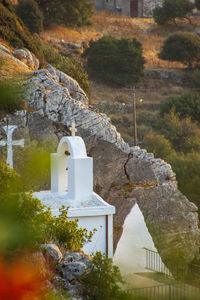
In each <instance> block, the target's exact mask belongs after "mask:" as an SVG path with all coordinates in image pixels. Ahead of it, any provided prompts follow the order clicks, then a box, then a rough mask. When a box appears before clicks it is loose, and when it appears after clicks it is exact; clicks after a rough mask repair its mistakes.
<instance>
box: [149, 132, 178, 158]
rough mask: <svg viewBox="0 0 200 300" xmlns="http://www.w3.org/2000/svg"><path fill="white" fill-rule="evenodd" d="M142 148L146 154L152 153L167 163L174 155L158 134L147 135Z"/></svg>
mask: <svg viewBox="0 0 200 300" xmlns="http://www.w3.org/2000/svg"><path fill="white" fill-rule="evenodd" d="M144 147H145V148H146V149H147V151H148V152H152V153H153V154H154V156H155V157H156V158H162V159H164V160H166V161H169V158H170V157H171V155H173V154H174V153H175V151H174V150H173V149H172V146H171V144H170V142H169V141H168V140H167V139H166V138H165V137H164V136H163V135H160V134H155V133H152V132H151V133H148V134H147V135H146V136H145V138H144Z"/></svg>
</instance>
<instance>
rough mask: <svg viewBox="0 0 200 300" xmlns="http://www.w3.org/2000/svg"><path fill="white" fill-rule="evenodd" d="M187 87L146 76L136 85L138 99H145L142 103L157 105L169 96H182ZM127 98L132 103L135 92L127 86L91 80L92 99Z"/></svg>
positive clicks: (93, 100) (110, 99) (112, 100)
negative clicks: (119, 86)
mask: <svg viewBox="0 0 200 300" xmlns="http://www.w3.org/2000/svg"><path fill="white" fill-rule="evenodd" d="M188 91H189V89H188V88H187V87H181V86H176V85H175V84H173V83H171V82H170V81H166V80H165V81H163V80H162V79H160V80H159V79H157V80H154V79H148V78H144V79H142V80H141V82H140V83H138V84H137V85H136V96H137V99H143V104H142V105H151V104H152V105H155V104H159V103H161V102H164V101H165V100H166V99H168V97H169V96H180V95H183V94H184V93H187V92H188ZM119 97H122V98H127V99H128V102H129V103H132V97H133V93H132V91H130V90H127V89H126V88H113V87H112V86H110V85H106V84H105V83H103V82H100V81H94V80H91V87H90V99H91V102H92V103H95V102H103V101H105V102H113V103H114V102H116V99H117V98H119Z"/></svg>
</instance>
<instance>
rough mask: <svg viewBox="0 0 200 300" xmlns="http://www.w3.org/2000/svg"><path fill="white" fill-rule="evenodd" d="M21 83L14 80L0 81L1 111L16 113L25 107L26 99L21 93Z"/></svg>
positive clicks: (3, 112) (2, 112)
mask: <svg viewBox="0 0 200 300" xmlns="http://www.w3.org/2000/svg"><path fill="white" fill-rule="evenodd" d="M20 92H21V86H20V83H17V82H13V81H6V82H5V81H1V82H0V113H1V114H6V113H14V112H15V111H16V110H20V109H23V107H24V101H23V99H22V96H21V95H20Z"/></svg>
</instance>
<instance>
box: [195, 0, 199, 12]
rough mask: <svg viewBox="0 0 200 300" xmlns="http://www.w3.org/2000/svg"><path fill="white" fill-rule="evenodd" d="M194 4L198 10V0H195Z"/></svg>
mask: <svg viewBox="0 0 200 300" xmlns="http://www.w3.org/2000/svg"><path fill="white" fill-rule="evenodd" d="M195 6H196V8H197V9H198V10H199V9H200V0H195Z"/></svg>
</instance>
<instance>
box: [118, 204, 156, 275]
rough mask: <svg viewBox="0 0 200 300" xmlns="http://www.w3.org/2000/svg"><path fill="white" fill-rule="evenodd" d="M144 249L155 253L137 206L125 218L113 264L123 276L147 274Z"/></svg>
mask: <svg viewBox="0 0 200 300" xmlns="http://www.w3.org/2000/svg"><path fill="white" fill-rule="evenodd" d="M144 247H146V248H148V249H150V250H154V251H157V250H156V248H155V246H154V243H153V240H152V238H151V235H150V234H149V232H148V229H147V227H146V224H145V221H144V217H143V215H142V212H141V211H140V209H139V206H138V205H137V204H135V205H134V207H133V208H132V210H131V212H130V214H129V215H128V216H127V217H126V220H125V223H124V226H123V234H122V236H121V239H120V241H119V243H118V245H117V249H116V252H115V255H114V263H115V264H117V265H118V266H119V268H120V270H121V272H122V273H123V274H129V273H136V272H147V271H148V270H146V269H145V266H146V253H145V250H144V249H143V248H144Z"/></svg>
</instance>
